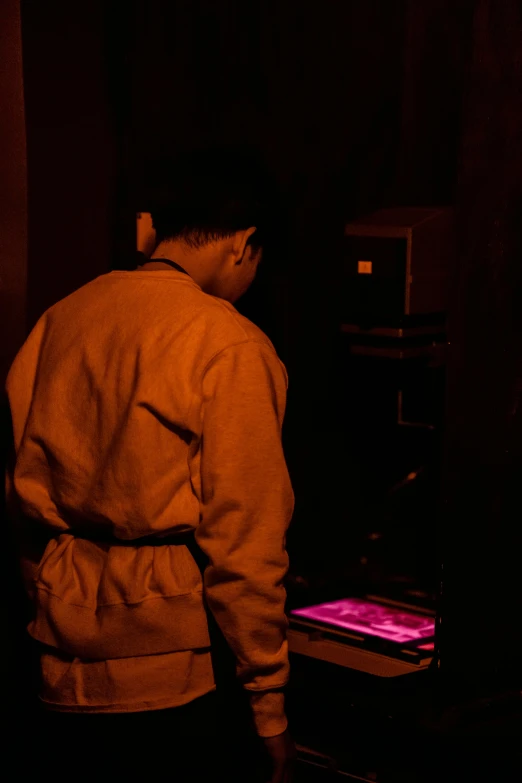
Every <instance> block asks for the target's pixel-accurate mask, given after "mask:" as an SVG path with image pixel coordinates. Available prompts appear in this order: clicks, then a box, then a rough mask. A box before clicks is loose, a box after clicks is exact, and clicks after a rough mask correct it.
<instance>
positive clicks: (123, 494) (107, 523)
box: [6, 150, 294, 783]
mask: <svg viewBox="0 0 522 783" xmlns="http://www.w3.org/2000/svg"><path fill="white" fill-rule="evenodd" d="M173 185H174V188H173V189H172V190H170V191H168V190H167V191H163V193H162V197H161V199H160V200H159V202H158V204H157V206H156V208H155V209H153V210H152V214H153V221H154V228H155V231H156V242H157V245H156V248H155V250H154V252H153V254H152V257H151V258H150V259H149V260H147V261H145V262H144V263H143V264H142V265H141V266H140V267H138V269H136V270H134V271H117V272H111V273H109V274H105V275H102V276H101V277H98V278H96V279H95V280H93V281H92V282H90V283H88V284H87V285H85V286H83V287H82V288H80V289H79V290H78V291H76V292H74V293H73V294H71V295H70V296H68V297H67V298H65V299H64V300H62V301H60V302H58V303H57V304H56V305H54V306H53V307H51V308H50V309H49V310H48V311H47V312H46V313H45V314H44V315H43V316H42V317H41V318H40V320H39V321H38V323H37V324H36V326H35V327H34V329H33V330H32V332H31V334H30V336H29V338H28V339H27V341H26V342H25V344H24V346H23V347H22V349H21V350H20V352H19V354H18V356H17V357H16V359H15V361H14V363H13V366H12V368H11V371H10V373H9V376H8V380H7V386H6V390H7V395H8V400H9V405H10V409H11V418H12V423H13V441H14V449H13V455H12V461H11V465H10V467H9V468H8V473H7V496H8V504H9V508H10V512H11V517H12V520H13V526H14V529H15V531H16V534H17V537H18V539H19V543H20V548H21V562H22V571H23V575H24V580H25V583H26V585H27V589H28V591H29V595H30V597H31V600H32V605H33V608H34V612H33V616H32V619H31V621H30V623H29V626H28V628H29V633H30V635H31V636H32V637H33V639H35V640H36V641H37V643H38V645H39V657H40V670H41V690H40V699H41V702H42V704H43V705H44V707H45V714H44V716H43V718H44V719H43V720H42V721H41V722H40V724H39V725H38V726H37V728H36V730H35V734H38V735H40V734H42V736H44V740H43V748H42V758H43V757H45V758H47V760H48V761H49V743H51V741H54V740H56V738H60V739H59V744H60V748H61V749H60V751H59V752H58V753H57V755H56V757H54V756H53V757H52V758H53V759H54V760H55V762H56V763H54V765H53V763H52V762H51V767H52V769H53V773H54V774H55V776H56V774H60V773H61V774H62V775H63V776H67V775H68V774H70V770H69V769H67V764H76V768H75V774H77V771H78V759H79V758H81V759H82V767H81V768H82V770H83V771H84V772H86V770H87V769H88V768H89V769H90V767H89V765H90V764H91V765H93V767H92V770H91V771H92V772H95V773H98V774H99V771H100V764H103V768H104V769H105V771H106V773H108V771H109V770H110V771H111V774H113V773H120V774H121V775H122V776H124V775H126V774H127V775H129V774H131V775H132V774H134V775H135V776H136V777H137V776H138V775H139V774H140V773H143V774H145V773H147V774H148V775H151V774H154V773H155V772H158V771H160V770H163V768H164V767H167V768H168V770H169V776H170V779H172V780H175V781H182V780H187V781H189V780H198V781H199V780H205V779H208V780H226V781H232V780H238V781H241V783H247V781H249V780H251V779H252V780H253V779H255V780H259V779H261V778H258V777H254V776H253V775H254V768H255V767H256V754H257V745H259V746H261V748H264V751H265V761H268V762H269V764H268V766H269V767H270V769H269V770H268V772H267V777H266V778H264V779H269V780H270V781H272V783H283V782H287V781H290V780H291V774H292V773H291V768H292V763H293V757H294V747H293V744H292V742H291V740H290V737H289V735H288V729H287V720H286V717H285V711H284V695H283V688H284V686H285V684H286V682H287V680H288V674H289V666H288V652H287V644H286V639H285V632H286V624H287V621H286V617H285V613H284V603H285V591H284V587H283V579H284V577H285V574H286V571H287V567H288V557H287V554H286V550H285V540H286V531H287V528H288V525H289V523H290V519H291V516H292V513H293V504H294V497H293V492H292V487H291V483H290V479H289V476H288V471H287V468H286V464H285V459H284V455H283V450H282V445H281V427H282V423H283V417H284V410H285V404H286V391H287V375H286V371H285V368H284V366H283V365H282V363H281V362H280V360H279V359H278V357H277V355H276V352H275V350H274V348H273V346H272V344H271V342H270V340H269V339H268V338H267V337H266V336H265V334H264V333H263V332H262V331H261V330H260V329H258V328H257V327H256V326H255V325H254V324H252V323H251V322H250V321H248V320H247V319H246V318H244V317H243V316H241V315H240V314H239V313H238V312H237V310H236V309H235V308H234V307H233V303H234V302H236V301H237V300H238V299H239V297H241V296H242V295H243V294H244V293H245V292H246V291H247V289H248V288H249V286H250V285H251V283H252V282H253V280H254V278H255V276H256V271H257V268H258V265H259V263H260V261H261V258H262V253H263V247H264V246H267V245H269V244H270V241H271V240H273V237H274V236H275V235H274V233H273V231H272V230H271V227H272V225H273V223H272V220H271V215H270V213H271V208H272V204H273V195H272V194H271V193H270V190H269V188H268V186H267V183H266V179H265V178H264V177H263V175H262V172H257V173H256V169H255V165H254V163H253V162H252V161H251V160H250V159H248V160H247V159H244V158H242V157H241V156H235V155H234V154H232V153H230V152H229V153H226V152H225V151H222V152H221V153H219V152H218V151H216V150H214V151H206V152H203V151H201V152H199V153H194V154H192V155H190V156H187V157H186V158H185V160H184V161H183V162H182V163H180V164H179V165H178V168H177V169H176V171H175V176H174V182H173ZM79 239H80V240H81V238H79ZM206 608H207V610H208V615H209V617H208V618H207V614H206ZM207 619H208V620H210V629H211V630H210V632H209V624H208V622H207ZM213 622H215V623H216V627H217V629H218V630H219V629H220V631H221V632H222V635H223V637H224V639H225V640H226V643H227V645H228V648H229V649H230V650H231V652H232V654H233V656H234V661H235V669H236V676H237V682H238V683H240V685H241V686H242V690H241V693H243V694H246V696H247V697H248V709H245V711H244V712H243V713H242V712H241V710H242V701H241V697H240V696H238V695H237V694H235V692H234V688H233V687H232V685H231V684H230V683H229V684H227V682H226V676H225V678H224V681H223V684H222V685H220V684H219V677H218V674H219V669H220V662H219V660H220V659H219V656H218V655H216V650H219V638H218V635H217V634H216V633H215V632H213V631H212V623H213ZM212 656H214V660H213V659H212ZM221 659H222V660H225V658H223V657H221ZM223 670H224V671H226V667H225V668H224V669H223ZM216 679H218V687H217V692H216ZM221 688H222V690H221ZM249 722H252V725H253V727H254V730H255V734H257V736H258V737H259V738H260V739H259V741H256V742H254V743H251V735H249V734H248V731H245V726H248V723H249ZM118 738H119V739H118ZM256 743H257V744H256ZM67 754H68V756H67V757H68V759H69V760H68V761H67V762H65V761H64V759H65V756H66V755H67ZM220 765H221V766H220Z"/></svg>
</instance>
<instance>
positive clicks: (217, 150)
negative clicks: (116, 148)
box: [149, 146, 283, 251]
mask: <svg viewBox="0 0 522 783" xmlns="http://www.w3.org/2000/svg"><path fill="white" fill-rule="evenodd" d="M154 171H155V177H154V179H155V184H154V186H153V188H152V192H151V194H150V209H149V211H150V212H151V215H152V222H153V225H154V229H155V231H156V239H157V242H158V243H159V242H162V241H164V240H167V239H178V238H180V239H183V240H185V241H186V242H187V243H188V244H189V245H191V246H193V247H201V246H202V245H205V244H207V243H208V242H211V241H214V240H217V239H222V238H225V237H229V236H232V235H233V234H234V233H235V232H236V231H241V230H244V229H247V228H250V227H251V226H255V227H256V229H257V230H256V231H255V233H254V234H253V235H252V237H251V239H250V244H251V245H252V246H253V247H255V248H256V249H257V248H263V249H264V250H265V251H266V250H272V249H273V248H274V247H275V246H276V245H277V244H278V243H279V242H280V241H281V239H282V226H283V214H282V203H281V198H280V192H279V189H278V187H277V184H276V181H275V178H274V177H273V175H272V174H271V172H270V171H269V169H268V167H267V166H266V164H265V162H264V160H263V158H262V156H261V155H260V153H259V152H258V151H256V150H254V149H252V148H247V147H227V146H214V147H207V148H204V149H197V150H191V151H190V152H187V153H185V154H184V155H183V157H181V158H180V159H178V160H177V161H171V162H168V163H165V162H163V163H161V164H156V165H155V167H154Z"/></svg>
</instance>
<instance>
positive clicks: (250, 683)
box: [196, 341, 294, 736]
mask: <svg viewBox="0 0 522 783" xmlns="http://www.w3.org/2000/svg"><path fill="white" fill-rule="evenodd" d="M286 390H287V377H286V372H285V370H284V367H283V365H282V364H281V362H280V361H279V359H278V357H277V355H276V354H275V351H273V349H271V348H270V346H268V345H265V344H264V343H260V342H254V341H248V342H244V343H241V344H239V345H235V346H231V347H229V348H227V349H225V350H224V351H222V352H221V353H220V354H219V355H218V356H217V357H215V358H214V359H213V360H212V362H211V363H210V365H209V366H208V367H207V369H206V371H205V373H204V377H203V408H202V416H203V421H202V425H203V437H202V449H201V480H202V487H201V492H202V513H201V519H200V524H199V527H198V529H197V531H196V540H197V543H198V545H199V546H200V548H201V549H202V551H203V552H204V553H205V555H206V556H207V558H208V560H209V564H208V566H207V568H206V571H205V576H204V587H205V594H206V599H207V603H208V606H209V609H210V611H211V612H212V614H213V615H214V617H215V619H216V621H217V623H218V625H219V627H220V628H221V631H222V632H223V635H224V637H225V639H226V640H227V642H228V644H229V646H230V648H231V650H232V652H233V653H234V655H235V658H236V672H237V677H238V679H239V681H240V682H241V684H242V685H243V687H244V688H245V689H246V690H247V691H251V704H252V709H253V716H254V722H255V724H256V728H257V731H258V733H259V734H260V735H261V736H273V735H275V734H279V733H280V732H282V731H284V730H285V728H286V718H285V716H284V701H283V694H282V692H281V691H280V689H281V688H282V687H283V686H284V685H285V684H286V683H287V681H288V676H289V663H288V647H287V641H286V629H287V619H286V615H285V599H286V593H285V589H284V586H283V579H284V577H285V575H286V572H287V570H288V555H287V553H286V531H287V529H288V526H289V523H290V520H291V517H292V513H293V509H294V494H293V491H292V486H291V482H290V477H289V475H288V470H287V466H286V463H285V458H284V454H283V447H282V441H281V429H282V424H283V418H284V412H285V406H286Z"/></svg>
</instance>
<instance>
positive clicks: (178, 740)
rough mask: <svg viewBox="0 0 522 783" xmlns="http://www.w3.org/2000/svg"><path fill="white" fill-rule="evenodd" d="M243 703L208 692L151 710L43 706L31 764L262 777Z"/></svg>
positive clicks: (144, 775) (249, 780)
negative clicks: (84, 710) (178, 704)
mask: <svg viewBox="0 0 522 783" xmlns="http://www.w3.org/2000/svg"><path fill="white" fill-rule="evenodd" d="M243 709H244V704H243V703H242V702H241V703H239V704H238V702H237V701H235V700H234V698H232V699H229V700H228V701H225V703H223V700H222V699H220V698H218V696H217V694H216V693H211V694H208V695H206V696H203V697H201V698H199V699H196V700H195V701H193V702H191V703H190V704H188V705H185V706H182V707H175V708H172V709H167V710H156V711H152V712H134V713H112V714H100V713H97V714H84V713H59V712H51V711H47V710H42V711H41V713H40V715H39V717H37V725H36V726H35V731H34V734H33V737H34V738H35V739H37V745H38V748H37V749H36V748H34V746H33V749H34V750H36V753H35V754H34V758H33V759H32V760H31V766H32V767H33V769H34V773H35V774H37V775H38V777H39V778H41V777H42V775H45V773H48V777H49V779H53V780H57V779H58V780H60V781H62V780H63V781H65V780H75V779H76V780H78V779H80V780H82V779H85V780H92V781H94V780H101V781H103V780H107V781H109V780H111V781H115V780H120V781H122V783H123V781H140V780H146V779H149V780H151V781H152V783H154V781H159V780H168V781H169V783H200V782H201V781H208V782H209V783H211V781H218V782H219V781H226V783H261V782H262V781H264V780H266V779H267V774H266V770H263V771H260V767H261V766H263V754H262V751H261V745H260V741H259V739H258V737H256V735H255V733H254V732H253V730H252V729H251V727H250V723H249V718H248V715H247V714H246V713H245V712H244V711H243ZM31 744H32V743H31ZM27 747H28V749H29V747H30V744H28V746H27ZM34 750H33V752H34Z"/></svg>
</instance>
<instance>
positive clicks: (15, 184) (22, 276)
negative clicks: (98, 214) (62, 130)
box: [0, 0, 27, 386]
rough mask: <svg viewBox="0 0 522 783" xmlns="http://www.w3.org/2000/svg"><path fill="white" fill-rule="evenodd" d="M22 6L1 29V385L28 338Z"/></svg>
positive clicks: (14, 5)
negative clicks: (21, 345) (21, 346)
mask: <svg viewBox="0 0 522 783" xmlns="http://www.w3.org/2000/svg"><path fill="white" fill-rule="evenodd" d="M21 39H22V33H21V23H20V9H19V3H18V0H6V2H4V4H3V6H2V25H1V26H0V58H1V61H2V68H1V69H0V103H1V106H2V121H1V122H0V183H1V196H0V207H1V209H0V236H1V237H2V241H1V246H0V248H1V249H0V382H1V383H2V386H3V384H4V381H5V377H6V375H7V371H8V368H9V366H10V364H11V362H12V360H13V358H14V356H15V354H16V352H17V351H18V348H19V347H20V344H21V343H22V341H23V340H24V338H25V332H26V288H27V159H26V145H25V110H24V92H23V79H22V40H21Z"/></svg>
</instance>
